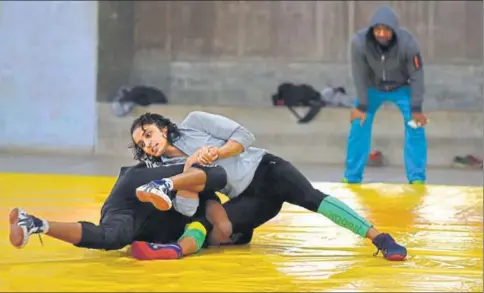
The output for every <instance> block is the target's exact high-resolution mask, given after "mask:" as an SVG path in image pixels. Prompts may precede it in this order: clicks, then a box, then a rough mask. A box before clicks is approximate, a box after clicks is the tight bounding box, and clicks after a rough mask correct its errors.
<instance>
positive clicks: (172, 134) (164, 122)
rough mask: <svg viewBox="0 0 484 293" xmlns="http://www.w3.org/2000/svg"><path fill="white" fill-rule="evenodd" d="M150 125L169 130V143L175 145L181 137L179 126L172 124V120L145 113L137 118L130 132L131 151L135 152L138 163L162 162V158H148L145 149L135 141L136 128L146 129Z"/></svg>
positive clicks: (167, 136) (167, 137)
mask: <svg viewBox="0 0 484 293" xmlns="http://www.w3.org/2000/svg"><path fill="white" fill-rule="evenodd" d="M149 124H155V125H156V126H158V128H160V129H162V128H165V127H166V129H167V130H168V131H167V135H166V139H167V141H168V143H170V144H173V143H174V142H175V141H177V140H178V139H179V138H180V136H181V133H180V130H179V129H178V126H176V124H175V123H173V122H171V120H170V119H168V118H166V117H164V116H162V115H160V114H154V113H149V112H148V113H145V114H143V115H141V116H139V117H138V118H136V119H135V120H134V121H133V123H132V124H131V130H130V135H131V140H132V141H131V145H130V146H129V148H130V149H132V150H133V156H134V159H135V160H138V161H144V160H151V161H153V160H160V158H154V157H152V156H148V155H147V154H146V153H145V152H144V151H143V149H141V148H140V147H139V146H138V145H137V144H136V142H135V141H134V140H133V138H132V137H133V132H134V130H135V129H136V128H138V127H141V128H142V129H143V128H144V126H145V125H149Z"/></svg>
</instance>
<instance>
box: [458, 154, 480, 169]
mask: <svg viewBox="0 0 484 293" xmlns="http://www.w3.org/2000/svg"><path fill="white" fill-rule="evenodd" d="M453 166H454V167H456V168H466V169H482V159H481V158H478V157H476V156H473V155H466V156H464V157H461V156H456V157H454V161H453Z"/></svg>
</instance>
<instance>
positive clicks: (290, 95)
mask: <svg viewBox="0 0 484 293" xmlns="http://www.w3.org/2000/svg"><path fill="white" fill-rule="evenodd" d="M272 104H273V105H274V106H286V107H287V108H288V109H289V111H291V113H293V114H294V116H296V118H297V119H298V123H308V122H310V121H312V120H313V119H314V118H315V117H316V115H318V113H319V111H320V110H321V108H323V107H324V106H326V103H325V102H324V101H323V100H322V99H321V94H320V93H319V92H318V91H317V90H315V89H314V88H313V87H312V86H310V85H308V84H301V85H294V84H293V83H282V84H280V85H279V87H278V88H277V93H275V94H274V95H272ZM300 106H303V107H309V110H308V112H307V113H306V114H305V115H304V116H303V117H301V115H299V113H297V112H296V110H295V109H294V107H300Z"/></svg>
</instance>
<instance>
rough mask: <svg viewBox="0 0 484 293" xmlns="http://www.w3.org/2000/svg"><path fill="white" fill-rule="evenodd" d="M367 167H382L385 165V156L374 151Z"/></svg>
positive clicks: (370, 155)
mask: <svg viewBox="0 0 484 293" xmlns="http://www.w3.org/2000/svg"><path fill="white" fill-rule="evenodd" d="M366 165H367V166H370V167H381V166H383V165H384V158H383V154H382V153H381V152H380V151H377V150H375V151H372V152H371V153H370V154H369V155H368V161H367V163H366Z"/></svg>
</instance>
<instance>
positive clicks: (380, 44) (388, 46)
mask: <svg viewBox="0 0 484 293" xmlns="http://www.w3.org/2000/svg"><path fill="white" fill-rule="evenodd" d="M351 67H352V75H353V80H354V83H355V87H356V93H357V99H356V101H355V107H354V108H353V109H352V111H351V130H350V133H349V137H348V145H347V154H346V171H345V175H344V176H345V177H344V179H343V182H346V183H360V182H361V181H362V179H363V171H364V169H365V164H366V160H367V157H368V154H369V151H370V143H371V129H372V123H373V118H374V116H375V113H376V111H377V110H378V108H379V107H380V106H381V105H382V103H383V102H386V101H390V102H393V103H394V104H395V105H396V106H397V107H398V109H399V110H400V112H401V113H402V115H403V120H404V123H405V147H404V160H405V169H406V172H407V179H408V181H409V183H411V184H424V183H425V180H426V174H425V173H426V164H427V141H426V138H425V131H424V128H423V126H424V125H425V124H426V123H427V118H426V117H425V115H424V114H423V113H422V102H423V95H424V72H423V62H422V57H421V55H420V49H419V45H418V43H417V41H416V40H415V38H414V37H413V36H412V34H411V33H410V32H408V31H407V30H405V29H404V28H401V27H399V24H398V16H397V14H396V13H395V12H394V11H393V10H392V9H391V8H390V7H388V6H381V7H379V8H378V9H377V10H376V11H375V13H374V14H373V16H372V18H371V21H370V26H369V27H367V28H365V29H362V30H360V31H358V32H357V33H356V34H355V35H354V36H353V38H352V40H351Z"/></svg>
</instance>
